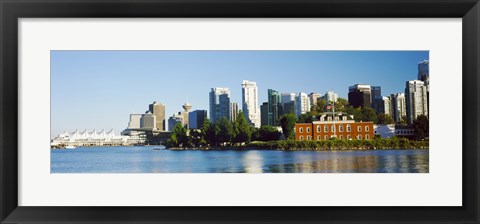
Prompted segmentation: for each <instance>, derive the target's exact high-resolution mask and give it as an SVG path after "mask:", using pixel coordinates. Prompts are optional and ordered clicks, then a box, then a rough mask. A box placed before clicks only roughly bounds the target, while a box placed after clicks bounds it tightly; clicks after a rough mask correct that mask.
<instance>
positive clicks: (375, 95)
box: [370, 86, 383, 113]
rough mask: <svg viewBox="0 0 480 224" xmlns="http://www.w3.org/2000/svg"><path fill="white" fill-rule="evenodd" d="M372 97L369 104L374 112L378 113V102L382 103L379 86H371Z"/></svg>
mask: <svg viewBox="0 0 480 224" xmlns="http://www.w3.org/2000/svg"><path fill="white" fill-rule="evenodd" d="M371 90H372V95H371V97H372V99H371V101H370V102H372V104H371V106H372V108H373V109H374V110H375V112H377V113H379V112H380V110H381V109H380V104H381V103H382V100H383V96H382V88H381V87H380V86H372V87H371Z"/></svg>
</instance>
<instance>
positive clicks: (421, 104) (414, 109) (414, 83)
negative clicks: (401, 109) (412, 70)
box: [405, 80, 428, 123]
mask: <svg viewBox="0 0 480 224" xmlns="http://www.w3.org/2000/svg"><path fill="white" fill-rule="evenodd" d="M427 99H428V97H427V86H425V83H424V82H423V81H420V80H411V81H407V82H406V87H405V101H406V104H407V121H408V122H409V123H413V120H415V119H416V118H417V117H418V116H419V115H425V116H428V102H427Z"/></svg>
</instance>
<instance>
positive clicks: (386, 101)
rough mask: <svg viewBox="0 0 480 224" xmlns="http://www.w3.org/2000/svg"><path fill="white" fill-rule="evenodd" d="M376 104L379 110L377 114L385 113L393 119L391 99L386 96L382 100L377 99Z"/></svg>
mask: <svg viewBox="0 0 480 224" xmlns="http://www.w3.org/2000/svg"><path fill="white" fill-rule="evenodd" d="M376 102H377V110H378V111H377V113H383V114H385V115H389V116H390V117H392V101H391V100H390V97H388V96H387V97H385V96H384V97H382V98H381V99H377V100H376ZM392 118H393V117H392Z"/></svg>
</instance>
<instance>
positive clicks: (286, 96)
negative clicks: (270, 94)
mask: <svg viewBox="0 0 480 224" xmlns="http://www.w3.org/2000/svg"><path fill="white" fill-rule="evenodd" d="M296 97H297V94H295V93H282V103H289V102H295V98H296Z"/></svg>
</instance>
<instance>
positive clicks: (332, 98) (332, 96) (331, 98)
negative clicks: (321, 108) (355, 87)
mask: <svg viewBox="0 0 480 224" xmlns="http://www.w3.org/2000/svg"><path fill="white" fill-rule="evenodd" d="M323 98H324V99H325V101H327V103H328V102H337V99H338V94H337V93H335V92H333V91H327V92H326V93H325V95H324V96H323Z"/></svg>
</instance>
